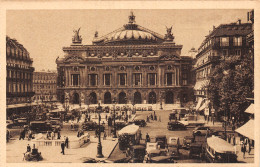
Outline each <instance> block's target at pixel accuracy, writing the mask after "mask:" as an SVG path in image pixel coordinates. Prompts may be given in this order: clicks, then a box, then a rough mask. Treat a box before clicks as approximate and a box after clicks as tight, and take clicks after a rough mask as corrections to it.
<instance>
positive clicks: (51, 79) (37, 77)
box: [33, 71, 57, 102]
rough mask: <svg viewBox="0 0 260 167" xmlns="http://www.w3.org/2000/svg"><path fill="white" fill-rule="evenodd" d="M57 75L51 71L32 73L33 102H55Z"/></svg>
mask: <svg viewBox="0 0 260 167" xmlns="http://www.w3.org/2000/svg"><path fill="white" fill-rule="evenodd" d="M56 89H57V73H56V72H51V71H39V72H34V73H33V90H34V92H35V95H34V100H35V101H38V102H39V101H41V102H43V101H45V102H50V101H56V100H57V93H56Z"/></svg>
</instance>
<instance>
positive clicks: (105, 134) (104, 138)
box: [103, 131, 107, 140]
mask: <svg viewBox="0 0 260 167" xmlns="http://www.w3.org/2000/svg"><path fill="white" fill-rule="evenodd" d="M106 138H107V133H106V131H104V137H103V140H106Z"/></svg>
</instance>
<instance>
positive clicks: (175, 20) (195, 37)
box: [6, 9, 251, 71]
mask: <svg viewBox="0 0 260 167" xmlns="http://www.w3.org/2000/svg"><path fill="white" fill-rule="evenodd" d="M250 10H251V9H248V10H245V9H243V10H242V9H239V10H233V9H232V10H227V9H221V10H212V9H211V10H209V9H203V10H199V9H196V10H190V9H178V10H177V9H172V10H168V9H167V10H165V9H160V10H157V9H156V10H153V9H145V10H140V9H138V10H135V9H133V10H132V11H133V13H134V15H135V16H136V19H135V20H136V24H138V25H141V26H142V27H145V28H147V29H149V30H152V31H154V32H157V33H159V34H161V35H164V34H165V33H166V28H165V26H167V27H169V26H173V28H172V33H173V35H174V36H175V39H174V40H175V43H176V44H178V45H183V49H182V56H186V55H188V51H189V50H190V49H191V48H192V47H194V48H195V49H198V47H199V46H200V44H201V43H202V41H203V40H204V39H205V36H206V35H208V34H209V31H210V30H212V29H213V25H215V26H216V27H217V26H219V25H220V24H228V23H231V22H236V21H237V20H238V19H241V20H242V23H245V22H247V12H248V11H250ZM130 11H131V10H116V9H113V10H112V9H111V10H108V9H106V10H102V9H100V10H94V9H88V10H8V11H7V17H6V26H7V27H6V32H7V35H8V36H9V37H11V38H15V39H16V40H17V41H18V42H19V43H21V44H22V45H24V47H25V48H26V49H27V50H28V51H29V53H30V56H31V58H33V66H34V67H35V70H36V71H40V70H42V69H44V70H48V69H49V70H56V68H57V66H56V63H55V60H56V58H57V57H58V56H59V57H62V56H63V55H64V53H63V51H62V47H67V46H70V45H71V43H72V36H73V34H74V33H73V30H75V29H78V28H80V27H81V29H80V35H81V36H82V39H83V41H82V43H83V44H84V45H91V44H92V40H93V37H94V34H95V31H98V34H99V36H103V35H106V34H108V33H110V32H112V31H114V30H116V29H118V28H121V27H122V26H123V25H124V24H127V23H128V16H129V14H130Z"/></svg>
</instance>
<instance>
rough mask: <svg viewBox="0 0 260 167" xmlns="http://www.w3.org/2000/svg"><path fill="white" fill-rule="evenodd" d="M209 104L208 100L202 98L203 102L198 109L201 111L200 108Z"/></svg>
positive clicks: (202, 108)
mask: <svg viewBox="0 0 260 167" xmlns="http://www.w3.org/2000/svg"><path fill="white" fill-rule="evenodd" d="M208 106H209V100H207V99H204V100H203V104H202V105H201V107H200V108H199V109H198V110H199V111H202V110H204V109H205V108H206V107H208Z"/></svg>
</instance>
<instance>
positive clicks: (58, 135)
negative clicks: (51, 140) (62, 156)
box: [57, 131, 61, 140]
mask: <svg viewBox="0 0 260 167" xmlns="http://www.w3.org/2000/svg"><path fill="white" fill-rule="evenodd" d="M60 137H61V136H60V131H58V134H57V139H58V140H59V139H60Z"/></svg>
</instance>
